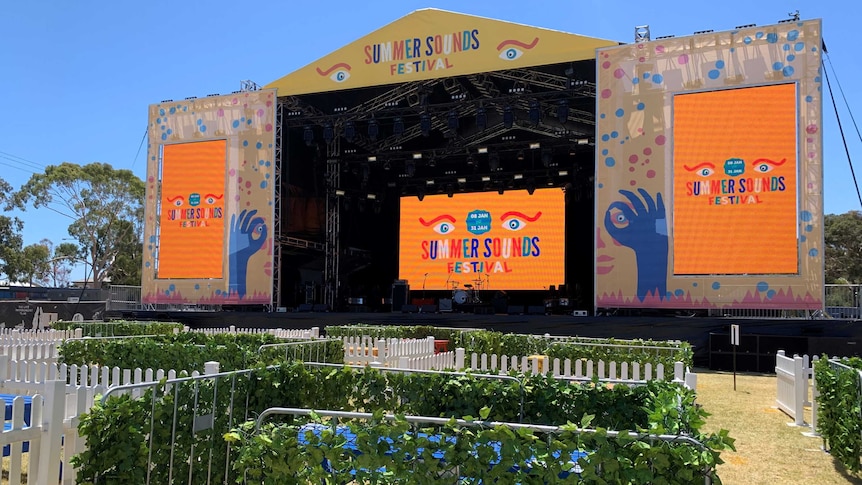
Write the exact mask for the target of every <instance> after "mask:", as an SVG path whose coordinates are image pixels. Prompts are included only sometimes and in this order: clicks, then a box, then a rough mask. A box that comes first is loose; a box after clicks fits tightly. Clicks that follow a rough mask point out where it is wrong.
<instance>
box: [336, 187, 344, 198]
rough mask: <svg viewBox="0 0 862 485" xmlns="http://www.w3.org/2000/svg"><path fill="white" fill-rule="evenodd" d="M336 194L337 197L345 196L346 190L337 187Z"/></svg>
mask: <svg viewBox="0 0 862 485" xmlns="http://www.w3.org/2000/svg"><path fill="white" fill-rule="evenodd" d="M335 196H336V197H344V191H343V190H341V189H335Z"/></svg>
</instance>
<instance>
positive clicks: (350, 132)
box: [344, 121, 356, 142]
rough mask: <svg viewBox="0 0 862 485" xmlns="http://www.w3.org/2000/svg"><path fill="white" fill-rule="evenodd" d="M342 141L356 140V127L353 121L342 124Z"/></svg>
mask: <svg viewBox="0 0 862 485" xmlns="http://www.w3.org/2000/svg"><path fill="white" fill-rule="evenodd" d="M344 139H345V140H347V141H349V142H353V140H355V139H356V125H355V124H354V123H353V121H348V122H347V123H345V124H344Z"/></svg>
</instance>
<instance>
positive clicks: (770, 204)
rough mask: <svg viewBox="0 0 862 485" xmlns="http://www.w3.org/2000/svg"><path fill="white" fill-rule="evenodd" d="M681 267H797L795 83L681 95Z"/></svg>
mask: <svg viewBox="0 0 862 485" xmlns="http://www.w3.org/2000/svg"><path fill="white" fill-rule="evenodd" d="M673 114H674V120H673V139H674V148H673V153H674V156H673V160H674V161H673V167H674V175H673V188H674V191H673V194H674V211H673V215H674V223H673V235H674V243H673V269H674V274H679V275H696V274H795V273H798V271H799V262H798V261H799V252H798V249H797V234H796V231H797V224H796V221H797V182H796V180H797V173H796V172H797V162H796V151H797V143H796V85H795V84H793V83H788V84H779V85H772V86H759V87H751V88H742V89H725V90H720V91H711V92H701V93H693V94H682V95H677V96H675V97H674V98H673Z"/></svg>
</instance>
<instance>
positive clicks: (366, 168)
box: [362, 163, 371, 183]
mask: <svg viewBox="0 0 862 485" xmlns="http://www.w3.org/2000/svg"><path fill="white" fill-rule="evenodd" d="M370 175H371V167H369V166H368V164H367V163H363V164H362V182H363V183H365V182H368V177H369V176H370Z"/></svg>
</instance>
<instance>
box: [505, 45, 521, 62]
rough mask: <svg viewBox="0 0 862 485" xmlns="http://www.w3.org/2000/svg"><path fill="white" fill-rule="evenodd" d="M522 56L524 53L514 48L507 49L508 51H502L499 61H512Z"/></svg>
mask: <svg viewBox="0 0 862 485" xmlns="http://www.w3.org/2000/svg"><path fill="white" fill-rule="evenodd" d="M523 55H524V51H522V50H521V49H518V48H515V47H509V48H508V49H505V50H503V52H501V53H500V59H503V60H506V61H514V60H515V59H517V58H519V57H521V56H523Z"/></svg>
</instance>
